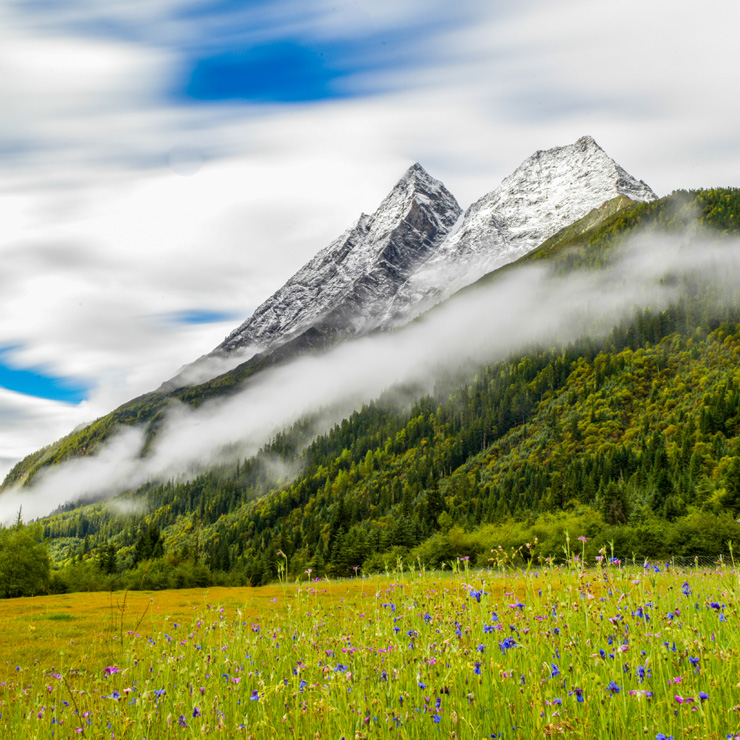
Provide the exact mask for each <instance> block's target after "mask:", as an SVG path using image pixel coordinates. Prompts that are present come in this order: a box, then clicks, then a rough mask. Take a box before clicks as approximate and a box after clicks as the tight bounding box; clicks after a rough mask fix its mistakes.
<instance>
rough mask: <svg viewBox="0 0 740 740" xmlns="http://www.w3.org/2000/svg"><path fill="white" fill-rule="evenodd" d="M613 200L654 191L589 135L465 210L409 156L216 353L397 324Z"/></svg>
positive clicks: (521, 170) (523, 168)
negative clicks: (392, 181)
mask: <svg viewBox="0 0 740 740" xmlns="http://www.w3.org/2000/svg"><path fill="white" fill-rule="evenodd" d="M618 195H625V196H627V197H629V198H631V199H632V200H637V201H645V200H653V199H655V197H656V196H655V194H654V193H653V191H652V190H651V189H650V188H649V187H648V186H647V185H646V184H645V183H644V182H642V181H640V180H636V179H635V178H634V177H632V176H631V175H630V174H628V173H627V172H626V171H625V170H624V169H622V168H621V167H620V166H619V165H618V164H617V163H616V162H615V161H614V160H613V159H611V158H610V157H609V156H608V155H607V154H606V152H604V150H603V149H602V148H601V147H600V146H599V145H598V144H597V143H596V142H595V141H594V139H593V138H592V137H590V136H583V137H581V138H580V139H578V140H577V141H576V142H575V143H574V144H569V145H567V146H560V147H555V148H553V149H547V150H541V151H537V152H535V153H534V154H533V155H532V156H531V157H529V158H528V159H526V160H525V161H524V162H523V163H522V164H521V165H520V166H519V167H518V168H517V169H516V170H515V171H514V172H513V173H512V174H511V175H509V176H508V177H507V178H505V179H504V180H503V182H502V183H501V185H500V186H499V187H498V188H496V189H495V190H493V191H492V192H490V193H488V194H487V195H485V196H483V197H482V198H481V199H480V200H478V201H477V202H476V203H474V204H473V205H472V206H470V208H468V210H467V211H466V212H465V214H464V215H463V216H461V209H460V206H459V205H458V204H457V201H456V200H455V198H454V197H453V196H452V194H451V193H450V192H449V191H448V190H447V189H446V188H445V186H444V185H443V184H442V183H441V182H439V181H438V180H435V179H434V178H433V177H431V176H430V175H429V173H427V171H426V170H425V169H424V168H423V167H422V166H421V165H420V164H419V163H414V164H413V165H411V167H409V168H408V170H406V172H405V173H404V175H403V177H401V179H400V180H399V181H398V182H397V183H396V185H395V186H394V187H393V189H392V190H391V191H390V193H388V195H387V196H386V197H385V198H384V199H383V202H382V203H381V204H380V206H379V207H378V209H377V210H376V211H375V213H373V214H372V215H367V214H362V215H361V216H360V217H359V219H358V220H357V222H356V223H355V224H354V225H353V226H352V227H350V228H349V229H348V230H347V231H345V232H344V234H342V235H341V236H340V237H339V238H338V239H336V240H335V241H334V242H332V243H331V244H330V245H329V246H328V247H326V248H325V249H323V250H321V251H320V252H319V253H318V254H317V255H316V256H315V257H314V258H313V259H312V260H310V261H309V262H308V263H307V264H306V265H304V267H302V268H301V269H300V270H299V271H298V272H297V273H296V274H295V275H294V276H293V277H292V278H290V280H288V282H287V283H286V284H285V285H284V286H283V287H282V288H280V290H278V291H277V292H276V293H275V294H274V295H273V296H271V297H270V298H268V299H267V300H266V301H265V302H264V303H263V304H262V305H261V306H259V308H257V310H256V311H255V312H254V314H253V315H252V316H251V317H250V318H249V319H247V321H245V322H244V323H243V324H242V325H241V326H240V327H239V328H237V329H236V330H235V331H234V332H232V333H231V334H230V335H229V336H228V337H227V338H226V339H225V340H224V342H223V343H222V344H221V345H220V346H219V347H217V348H216V350H215V351H214V353H212V356H214V357H215V356H224V355H232V354H234V353H238V354H241V352H242V351H244V350H247V349H252V350H253V351H269V350H271V349H272V348H274V347H276V346H279V345H281V344H285V343H286V342H288V341H290V340H291V339H293V338H295V337H297V336H299V335H301V334H302V333H303V332H305V331H307V330H308V329H312V330H314V331H317V332H319V333H320V334H322V333H325V334H330V335H332V336H334V335H339V336H341V337H348V336H352V335H354V334H358V333H363V332H366V331H370V330H372V329H375V328H378V327H381V328H386V327H391V326H396V325H400V324H403V323H405V322H407V321H409V320H410V319H412V318H413V317H415V316H417V315H419V314H420V313H422V312H423V311H425V310H426V309H427V308H429V307H431V306H432V305H433V304H434V303H437V302H439V301H440V300H444V299H445V298H446V297H448V296H450V295H452V294H453V293H455V292H456V291H457V290H459V289H460V288H462V287H464V286H466V285H469V284H470V283H472V282H474V281H475V280H477V279H478V278H480V277H482V276H483V275H485V274H486V273H487V272H490V271H491V270H494V269H496V268H498V267H500V266H502V265H504V264H507V263H508V262H512V261H514V260H516V259H518V258H519V257H521V256H522V255H524V254H526V253H527V252H529V251H530V250H532V249H534V248H535V247H537V246H538V245H539V244H541V243H542V242H544V241H545V240H546V239H548V238H549V237H550V236H552V235H553V234H554V233H556V232H557V231H559V230H560V229H562V228H564V227H565V226H568V225H570V224H572V223H574V222H575V221H577V220H578V219H580V218H582V217H583V216H585V215H586V214H587V213H588V212H589V211H591V210H592V209H594V208H598V207H599V206H601V205H603V204H604V203H605V202H606V201H608V200H611V199H613V198H615V197H617V196H618Z"/></svg>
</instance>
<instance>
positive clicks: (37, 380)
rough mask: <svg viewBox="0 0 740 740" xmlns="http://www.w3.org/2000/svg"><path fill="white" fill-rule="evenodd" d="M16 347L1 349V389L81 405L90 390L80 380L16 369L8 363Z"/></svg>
mask: <svg viewBox="0 0 740 740" xmlns="http://www.w3.org/2000/svg"><path fill="white" fill-rule="evenodd" d="M14 349H16V348H14V347H0V387H2V388H5V389H7V390H9V391H15V392H16V393H22V394H26V395H29V396H35V397H36V398H46V399H50V400H55V401H64V402H66V403H79V402H80V401H82V400H83V399H84V398H85V397H86V395H87V391H88V388H87V387H86V386H85V385H84V384H82V383H81V382H80V381H79V380H73V379H70V378H58V377H55V376H54V375H50V374H48V373H47V372H45V371H44V370H43V369H42V368H31V367H29V368H14V367H13V366H12V365H11V364H10V363H9V361H8V358H9V356H12V354H13V351H14Z"/></svg>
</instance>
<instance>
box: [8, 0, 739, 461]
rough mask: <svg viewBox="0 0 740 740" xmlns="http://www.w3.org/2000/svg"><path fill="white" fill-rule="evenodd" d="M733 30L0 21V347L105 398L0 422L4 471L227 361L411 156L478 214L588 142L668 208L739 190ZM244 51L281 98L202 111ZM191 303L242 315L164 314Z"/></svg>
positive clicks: (522, 8) (369, 11) (616, 20)
mask: <svg viewBox="0 0 740 740" xmlns="http://www.w3.org/2000/svg"><path fill="white" fill-rule="evenodd" d="M736 14H737V10H736V5H735V3H734V0H708V1H707V2H706V3H704V4H703V5H701V6H697V5H696V4H695V3H689V2H688V1H687V0H678V2H675V1H674V2H668V1H667V0H655V1H654V2H651V3H648V4H645V3H642V2H638V1H637V0H625V2H623V3H620V4H619V5H618V6H616V5H608V4H594V3H592V2H587V0H562V2H558V3H551V2H545V0H525V1H524V2H521V3H516V4H509V5H508V6H507V5H506V4H502V3H490V2H485V1H484V0H467V1H466V2H464V3H456V4H450V3H446V2H441V0H439V1H437V0H434V1H433V2H430V1H429V0H425V2H421V0H383V1H382V2H375V3H373V4H372V6H370V5H368V4H367V3H366V4H364V5H363V4H360V3H357V2H354V0H339V1H338V2H337V1H336V0H332V1H331V2H329V0H281V1H280V2H261V1H255V2H249V3H243V4H242V3H223V4H219V3H217V4H214V5H213V6H212V7H209V8H205V7H204V6H200V5H198V4H193V3H191V2H189V0H188V1H187V2H186V1H185V0H153V1H151V2H146V3H145V2H140V1H138V0H137V1H133V2H132V0H111V1H110V2H106V3H93V2H89V0H72V1H71V2H66V3H63V4H56V5H55V4H49V3H33V2H31V3H9V4H5V5H3V6H2V8H0V106H2V110H3V116H2V120H0V164H1V165H2V167H0V258H2V261H3V270H2V271H1V272H0V291H1V293H0V294H1V295H2V296H3V301H2V302H0V348H7V347H14V348H16V349H14V350H13V351H12V352H11V353H10V354H9V355H8V356H7V358H6V359H7V360H8V364H9V365H10V366H12V367H13V368H16V369H26V370H29V369H30V370H33V369H37V370H39V369H41V370H43V372H44V373H46V374H47V375H50V376H53V377H58V378H69V379H71V380H72V381H73V382H76V383H77V384H79V385H82V386H84V387H87V388H89V389H90V390H89V392H88V395H87V398H86V399H85V401H83V402H82V403H80V404H66V405H59V404H54V403H49V404H39V403H34V402H33V401H35V400H36V399H31V398H29V406H28V407H29V408H31V407H32V408H33V409H34V411H33V414H34V415H36V416H33V418H38V419H39V422H38V424H36V425H35V426H34V425H33V424H31V423H30V422H29V421H28V418H31V417H27V420H26V421H25V422H23V424H24V426H22V427H16V426H15V425H16V424H19V423H20V422H19V418H20V417H19V416H18V415H17V413H15V412H10V411H8V410H7V407H6V406H0V428H2V429H3V430H4V431H5V433H6V434H7V437H6V439H13V438H14V431H13V430H14V429H17V430H18V434H17V435H15V439H16V440H17V441H18V442H20V441H21V440H23V444H16V443H15V442H13V443H10V442H5V443H4V442H3V441H2V437H0V475H2V474H3V473H4V472H5V470H6V469H7V467H8V465H9V464H10V461H11V460H13V459H17V458H19V457H22V456H23V455H25V454H27V453H29V452H31V451H33V450H34V449H35V448H37V447H39V446H41V445H43V444H47V443H50V442H52V441H53V440H54V439H55V438H57V437H58V436H59V434H60V423H59V419H60V418H61V417H62V416H63V415H64V413H65V410H66V414H67V419H68V423H67V425H66V428H67V429H71V428H72V427H74V426H75V425H76V424H77V423H79V421H81V420H82V419H83V418H86V419H92V418H95V417H96V416H100V415H102V414H104V413H106V412H107V411H109V410H110V409H111V408H113V407H114V406H116V405H117V404H119V403H122V402H124V401H126V400H128V399H130V398H131V397H133V396H135V395H137V394H140V393H142V392H145V391H147V390H151V389H152V388H154V387H157V386H158V385H159V384H160V383H161V382H162V381H164V380H166V379H167V378H169V377H171V376H172V375H174V374H175V373H176V372H177V370H178V369H179V368H180V367H181V366H182V365H185V364H187V363H189V362H191V361H192V360H194V359H195V358H197V357H199V356H200V355H202V354H204V353H205V352H208V351H209V350H210V349H212V348H213V347H214V346H216V345H217V344H218V343H219V342H220V341H221V340H222V339H223V337H224V336H225V335H226V334H227V333H228V332H229V331H230V330H231V329H232V328H234V326H235V325H237V324H239V323H240V322H241V321H242V320H243V319H244V318H246V316H247V315H248V314H249V313H250V312H251V311H252V310H253V309H254V308H255V307H256V306H257V305H259V303H261V301H262V300H264V299H265V298H267V297H268V296H269V295H270V293H272V292H273V291H274V290H275V289H277V288H278V287H279V286H280V285H281V284H282V283H283V282H284V281H285V280H286V279H287V278H288V277H289V276H290V275H291V274H292V273H293V272H295V270H296V269H298V268H299V267H300V266H301V265H302V264H303V263H304V262H306V261H307V260H308V259H309V258H310V257H311V256H312V255H313V254H315V252H317V251H318V250H319V249H321V248H322V247H324V246H325V245H326V244H328V243H329V242H330V241H331V240H332V239H334V238H335V237H336V236H337V235H338V234H340V233H341V232H342V231H343V230H344V229H345V228H347V227H348V226H349V225H350V224H351V223H352V222H354V220H355V219H356V218H357V216H358V215H359V212H360V211H366V212H372V211H373V210H374V209H375V208H376V207H377V205H378V203H379V202H380V200H381V199H382V198H383V196H384V195H385V194H386V192H387V191H388V190H390V188H391V187H392V186H393V184H394V182H395V180H396V179H397V178H398V177H399V176H400V175H401V174H402V173H403V171H404V170H405V169H406V167H407V166H408V165H409V164H410V163H412V162H413V161H420V162H421V163H422V164H423V165H424V166H425V167H426V168H427V169H428V170H429V171H430V172H431V173H432V174H433V175H434V176H435V177H438V178H440V179H442V180H443V181H444V182H445V183H446V185H447V186H448V187H449V188H450V189H451V191H452V192H453V193H454V194H455V195H456V197H457V198H458V200H459V201H460V202H461V203H462V204H463V205H466V204H468V203H470V202H471V201H473V200H474V199H476V198H478V197H479V196H480V195H482V194H483V193H485V192H488V191H490V190H492V189H493V188H494V187H495V186H496V185H497V184H498V183H499V182H500V180H501V179H502V178H503V177H504V176H505V175H507V174H509V173H510V172H511V171H512V170H513V169H514V168H515V167H516V166H517V165H518V164H519V163H520V162H521V161H522V160H523V159H524V158H526V157H527V156H529V155H530V154H531V153H532V152H533V151H534V150H535V149H544V148H548V147H551V146H556V145H562V144H565V143H569V142H572V141H575V139H577V138H578V137H579V136H581V135H583V134H591V135H593V136H594V137H595V138H596V140H597V141H598V142H599V144H600V145H601V146H603V147H604V148H605V149H606V151H607V152H608V153H609V154H610V155H611V156H613V157H614V158H615V159H616V160H617V161H618V162H619V163H620V164H622V165H623V166H624V167H625V168H626V169H627V170H628V171H630V172H631V173H632V174H634V175H635V176H637V177H638V178H642V179H644V180H645V181H646V182H648V183H649V184H650V185H651V186H652V187H653V188H654V189H655V190H656V192H658V193H659V194H665V193H667V192H670V191H671V190H673V189H674V188H677V187H697V186H718V185H719V186H722V185H732V184H736V178H737V172H739V171H740V132H738V130H737V127H736V125H735V122H736V121H737V120H738V118H739V114H740V110H739V108H740V100H738V97H737V96H736V95H733V94H732V91H733V90H735V89H737V88H738V86H739V85H738V83H739V82H740V65H738V64H737V63H736V61H737V60H736V51H735V49H736V43H735V39H734V33H735V29H734V24H733V23H731V22H729V21H730V19H732V18H734V17H735V16H736ZM717 19H724V20H726V21H727V22H717ZM281 44H282V45H285V44H289V45H291V44H292V45H293V46H292V47H291V48H300V49H308V50H309V51H311V53H314V54H319V55H322V54H323V57H322V58H323V60H324V61H323V62H322V64H323V65H324V67H322V69H321V70H319V72H320V74H319V77H318V80H319V83H320V85H319V87H320V88H321V89H320V93H321V94H320V95H318V96H314V97H313V98H312V96H311V95H310V94H307V93H305V94H304V93H302V94H301V95H297V96H296V95H293V98H294V102H292V103H286V99H287V98H286V94H285V89H284V88H283V89H282V92H281V87H280V85H281V84H284V83H280V80H279V79H278V76H276V75H277V73H278V72H279V69H280V65H281V64H284V62H285V57H284V55H283V56H282V57H281V55H280V53H278V52H279V51H280V49H281V48H283V49H285V48H286V47H285V46H282V47H281V46H280V45H281ZM255 48H259V49H263V50H264V49H272V51H271V54H272V56H271V57H269V55H268V57H269V59H272V60H273V62H274V63H275V65H277V66H276V67H275V69H271V68H270V63H267V67H265V70H266V72H265V77H268V78H269V77H270V76H273V77H274V79H273V84H274V86H275V87H274V89H273V90H272V92H270V90H268V91H267V93H266V94H264V95H261V96H256V97H255V96H251V97H250V94H249V86H248V85H247V86H246V88H244V89H245V90H246V92H242V93H239V94H233V91H232V93H229V94H228V95H226V96H224V97H225V98H226V99H225V100H224V99H219V97H218V95H210V96H201V97H200V98H198V97H197V96H190V97H189V96H188V95H187V89H188V85H190V84H191V83H192V79H193V75H192V72H193V70H194V69H195V67H196V66H197V65H198V63H199V60H201V61H202V60H204V59H205V60H208V59H213V58H220V57H223V56H224V55H226V56H227V57H228V56H229V55H232V57H233V55H235V54H236V57H237V61H239V59H241V60H242V61H244V58H245V57H243V56H242V57H239V54H242V55H244V54H246V55H247V57H248V52H249V50H250V49H255ZM269 59H268V62H269ZM281 60H282V61H281ZM247 62H248V60H247ZM235 69H236V73H239V72H240V69H241V72H242V73H247V74H248V73H249V63H247V67H246V68H240V67H239V65H238V64H237V65H236V68H235ZM288 82H289V85H295V84H297V83H296V82H295V80H293V79H292V78H291V77H290V75H288ZM309 82H310V80H309ZM314 82H315V79H314ZM239 84H241V82H240V83H239ZM311 84H313V83H311ZM237 92H239V91H238V90H237ZM206 98H207V99H206ZM316 98H320V100H317V99H316ZM301 100H302V101H303V102H300V101H301ZM295 101H298V102H295ZM188 312H200V313H201V315H206V313H210V314H211V316H212V317H214V318H216V319H217V318H218V316H225V315H228V316H238V317H239V318H238V319H234V320H232V319H225V320H223V321H218V320H214V321H213V322H211V323H201V324H192V323H183V322H182V321H177V320H172V317H175V316H178V315H180V316H183V315H187V313H188ZM167 317H170V318H167ZM18 402H21V403H23V402H24V400H23V399H19V401H18ZM42 409H47V410H48V414H49V416H48V423H45V422H44V421H43V413H42ZM64 426H65V425H64V424H61V428H62V431H64ZM34 430H35V431H34ZM3 461H4V462H3Z"/></svg>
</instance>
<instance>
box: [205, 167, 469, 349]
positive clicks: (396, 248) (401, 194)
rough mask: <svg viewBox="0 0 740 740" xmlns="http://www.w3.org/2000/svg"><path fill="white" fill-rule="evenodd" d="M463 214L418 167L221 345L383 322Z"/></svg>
mask: <svg viewBox="0 0 740 740" xmlns="http://www.w3.org/2000/svg"><path fill="white" fill-rule="evenodd" d="M461 212H462V209H461V208H460V206H459V205H458V203H457V201H456V200H455V198H454V197H453V196H452V194H451V193H450V192H449V191H448V190H447V189H446V188H445V187H444V185H442V183H441V182H439V181H437V180H435V179H434V178H433V177H430V176H429V174H427V172H426V171H425V170H424V168H423V167H422V166H421V165H419V164H415V165H413V166H412V167H410V168H409V170H408V171H407V172H406V174H405V175H404V176H403V177H402V178H401V180H399V182H398V183H397V184H396V186H395V187H394V188H393V190H392V191H391V192H390V193H389V194H388V196H387V197H386V198H385V200H383V202H382V203H381V204H380V207H379V208H378V210H377V211H375V213H374V214H372V215H371V216H368V215H366V214H362V215H361V216H360V218H359V219H358V221H357V223H355V224H354V226H352V227H351V228H350V229H348V230H347V231H346V232H344V234H342V235H341V236H340V237H339V238H338V239H337V240H336V241H334V242H332V243H331V244H330V245H329V246H328V247H326V248H325V249H323V250H321V251H320V252H319V253H318V254H317V255H316V256H315V257H314V258H313V259H312V260H311V261H310V262H309V263H308V264H306V265H305V266H304V267H302V268H301V269H300V270H299V271H298V272H297V273H296V274H295V275H294V276H293V277H292V278H290V280H288V282H287V283H286V284H285V285H284V286H283V287H282V288H280V290H278V291H277V292H276V293H275V294H274V295H273V296H271V297H270V298H268V299H267V300H266V301H265V302H264V303H263V304H262V305H261V306H260V307H259V308H258V309H257V310H256V311H255V312H254V314H252V316H251V317H250V318H249V319H247V320H246V321H245V322H244V323H243V324H242V325H241V326H240V327H238V328H237V329H236V330H235V331H234V332H232V333H231V334H230V335H229V336H228V337H227V338H226V339H225V340H224V342H223V343H222V344H221V345H220V346H219V347H218V348H217V350H216V351H217V352H222V353H231V352H234V351H236V350H239V349H242V348H245V347H255V348H259V349H261V350H263V351H264V350H266V349H269V348H270V347H273V346H276V345H278V344H284V343H285V342H287V341H289V340H290V339H292V338H294V337H297V336H299V335H300V334H302V333H303V332H304V331H306V330H307V329H309V328H311V327H315V326H316V325H318V324H321V326H322V327H324V328H325V329H327V330H332V331H334V332H340V333H345V334H356V333H358V332H363V331H367V330H368V329H372V328H375V327H376V326H377V325H378V324H379V323H380V321H381V319H382V317H383V316H385V315H386V314H387V312H388V310H389V308H390V304H391V301H392V300H393V298H394V296H395V295H396V292H397V291H398V288H399V287H400V286H401V285H403V284H404V283H405V282H406V281H407V280H408V278H409V277H410V276H411V275H412V274H413V273H414V272H415V271H416V270H417V269H418V268H419V267H420V266H421V265H423V264H424V263H425V262H426V261H427V260H428V259H429V257H430V256H431V255H432V254H433V253H434V251H435V249H436V248H437V246H438V245H439V244H440V243H441V241H442V240H443V239H444V237H445V236H446V235H447V233H448V232H449V230H450V228H451V227H452V226H453V225H454V224H455V222H456V221H457V219H458V217H459V216H460V214H461Z"/></svg>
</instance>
